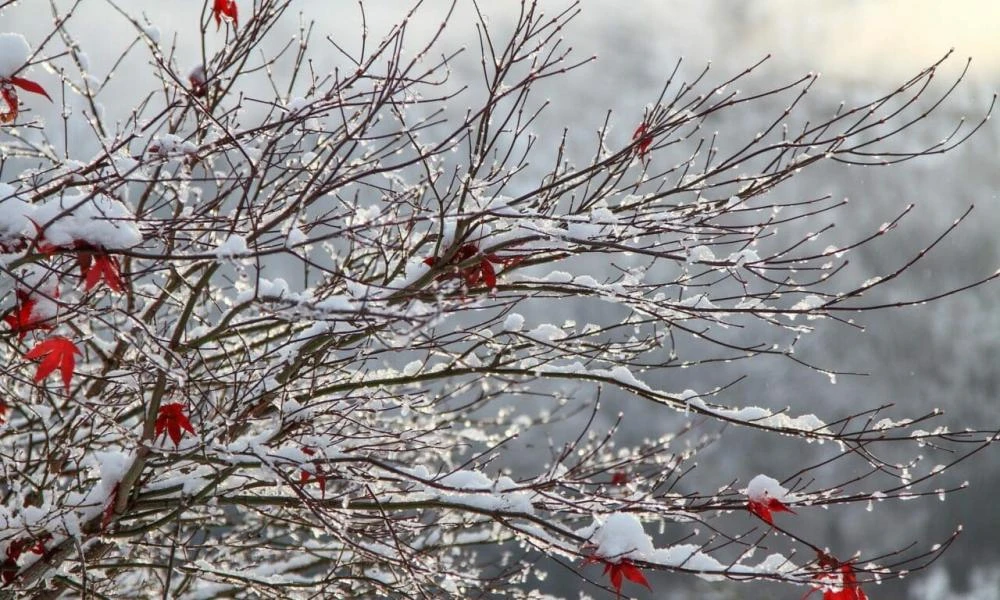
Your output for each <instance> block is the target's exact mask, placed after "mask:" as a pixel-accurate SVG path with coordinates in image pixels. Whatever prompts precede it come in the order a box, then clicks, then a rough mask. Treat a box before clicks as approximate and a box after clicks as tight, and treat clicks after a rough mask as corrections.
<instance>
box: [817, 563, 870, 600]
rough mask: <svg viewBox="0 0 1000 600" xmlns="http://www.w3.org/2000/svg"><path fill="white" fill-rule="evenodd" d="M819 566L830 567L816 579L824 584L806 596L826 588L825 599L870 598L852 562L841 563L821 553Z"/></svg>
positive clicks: (866, 599) (848, 599)
mask: <svg viewBox="0 0 1000 600" xmlns="http://www.w3.org/2000/svg"><path fill="white" fill-rule="evenodd" d="M819 566H821V567H823V568H825V569H828V572H825V573H820V574H818V575H816V577H815V579H816V580H817V581H818V582H819V583H821V584H822V585H819V586H816V587H814V588H813V590H812V591H810V592H809V593H808V594H806V597H809V596H811V595H812V593H813V592H815V591H817V590H820V589H825V591H824V592H823V600H868V595H867V594H865V592H864V590H862V589H861V585H860V584H859V583H858V578H857V576H856V575H855V573H854V566H853V565H852V564H851V563H841V562H840V561H838V560H837V559H836V558H834V557H832V556H830V555H828V554H823V553H821V554H820V555H819ZM838 571H839V573H838ZM831 588H833V589H831ZM803 600H804V599H803Z"/></svg>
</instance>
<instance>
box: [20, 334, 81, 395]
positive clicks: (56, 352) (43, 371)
mask: <svg viewBox="0 0 1000 600" xmlns="http://www.w3.org/2000/svg"><path fill="white" fill-rule="evenodd" d="M76 354H80V349H79V348H77V347H76V344H74V343H73V341H72V340H70V339H69V338H65V337H63V336H61V335H56V336H52V337H50V338H48V339H46V340H44V341H41V342H39V343H38V344H36V345H35V347H34V348H32V349H31V350H28V353H27V354H25V355H24V357H25V358H27V359H28V360H40V361H41V364H39V365H38V370H37V371H36V372H35V382H36V383H37V382H39V381H41V380H43V379H45V377H46V376H48V374H49V373H51V372H53V371H55V370H56V369H59V372H60V373H61V374H62V380H63V385H64V386H66V391H67V392H69V384H70V381H71V380H72V379H73V370H74V369H75V368H76V357H75V355H76Z"/></svg>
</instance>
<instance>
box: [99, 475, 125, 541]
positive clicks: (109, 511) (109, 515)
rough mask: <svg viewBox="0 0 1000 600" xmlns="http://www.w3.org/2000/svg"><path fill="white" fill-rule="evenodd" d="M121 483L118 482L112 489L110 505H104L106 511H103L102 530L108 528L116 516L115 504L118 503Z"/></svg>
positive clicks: (109, 499)
mask: <svg viewBox="0 0 1000 600" xmlns="http://www.w3.org/2000/svg"><path fill="white" fill-rule="evenodd" d="M120 485H121V483H120V482H119V483H116V484H115V487H114V488H112V490H111V497H110V498H108V505H107V506H105V507H104V511H103V512H102V513H101V531H104V530H106V529H107V528H108V525H110V524H111V519H113V518H114V517H115V504H118V487H119V486H120Z"/></svg>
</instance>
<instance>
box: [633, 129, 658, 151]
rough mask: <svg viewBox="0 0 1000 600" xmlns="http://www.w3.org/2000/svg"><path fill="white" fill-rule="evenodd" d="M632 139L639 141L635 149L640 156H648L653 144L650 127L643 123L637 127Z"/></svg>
mask: <svg viewBox="0 0 1000 600" xmlns="http://www.w3.org/2000/svg"><path fill="white" fill-rule="evenodd" d="M632 141H634V142H635V141H637V142H638V143H637V144H636V146H635V151H636V154H638V155H639V158H646V155H647V154H649V147H650V146H652V145H653V134H651V133H649V127H648V126H647V125H646V124H645V123H641V124H640V125H639V126H638V127H636V128H635V132H634V133H633V134H632Z"/></svg>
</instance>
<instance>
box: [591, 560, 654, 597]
mask: <svg viewBox="0 0 1000 600" xmlns="http://www.w3.org/2000/svg"><path fill="white" fill-rule="evenodd" d="M590 563H603V564H604V573H603V575H607V576H608V580H609V581H610V582H611V587H613V588H615V594H617V595H618V596H621V593H622V584H623V583H624V580H625V579H628V580H629V581H631V582H634V583H638V584H639V585H642V586H645V587H646V589H648V590H650V591H652V589H653V588H652V587H650V585H649V582H648V581H646V576H645V575H643V574H642V571H640V570H639V567H637V566H635V564H633V563H632V561H631V560H629V559H627V558H623V559H621V560H620V561H618V562H616V563H613V562H611V561H610V560H608V559H606V558H601V557H599V556H596V555H594V554H591V555H590V556H587V557H586V558H584V559H583V564H584V566H586V565H588V564H590Z"/></svg>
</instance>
